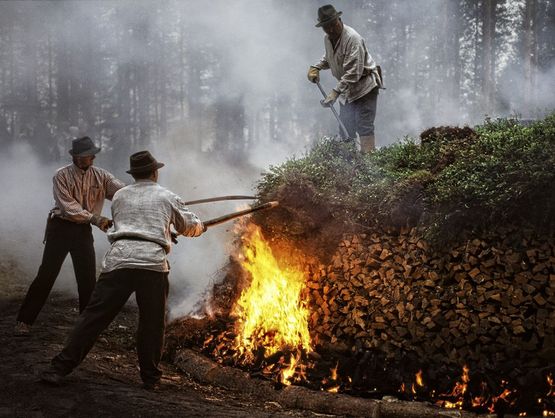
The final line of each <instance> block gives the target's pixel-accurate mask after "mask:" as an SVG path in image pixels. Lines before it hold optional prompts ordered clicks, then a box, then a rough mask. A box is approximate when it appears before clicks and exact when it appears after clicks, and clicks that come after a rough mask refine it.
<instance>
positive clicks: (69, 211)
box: [15, 136, 124, 335]
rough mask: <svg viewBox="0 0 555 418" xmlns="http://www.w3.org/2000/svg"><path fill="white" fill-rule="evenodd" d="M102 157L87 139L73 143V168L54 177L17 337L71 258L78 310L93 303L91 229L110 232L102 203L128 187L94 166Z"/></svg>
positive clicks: (63, 168)
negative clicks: (39, 258) (37, 263)
mask: <svg viewBox="0 0 555 418" xmlns="http://www.w3.org/2000/svg"><path fill="white" fill-rule="evenodd" d="M98 152H100V148H99V147H97V146H96V145H95V144H94V142H93V141H92V140H91V138H89V137H87V136H85V137H83V138H78V139H75V140H73V142H72V148H71V150H69V153H70V155H71V156H72V159H73V163H72V164H69V165H67V166H65V167H62V168H60V169H59V170H58V171H57V172H56V174H55V175H54V178H53V180H52V181H53V184H54V188H53V192H54V201H55V206H54V208H53V209H52V210H51V211H50V213H49V214H48V221H47V225H46V231H45V237H44V243H45V246H44V252H43V256H42V263H41V265H40V268H39V271H38V273H37V276H36V278H35V279H34V280H33V282H32V283H31V286H30V287H29V290H28V291H27V295H26V296H25V299H24V300H23V303H22V305H21V308H20V310H19V313H18V315H17V323H16V326H15V333H16V335H25V334H28V333H29V331H30V327H31V325H32V324H33V323H34V322H35V319H36V318H37V316H38V314H39V312H40V311H41V309H42V307H43V306H44V303H45V302H46V299H47V298H48V295H49V294H50V291H51V289H52V286H53V285H54V282H55V281H56V278H57V277H58V273H59V272H60V268H61V267H62V264H63V262H64V260H65V258H66V256H67V254H68V253H69V254H70V255H71V259H72V261H73V269H74V271H75V278H76V280H77V291H78V293H79V311H80V312H82V311H83V309H85V306H86V305H87V303H88V302H89V299H90V297H91V294H92V291H93V288H94V286H95V283H96V259H95V253H94V246H93V236H92V230H91V224H93V225H95V226H97V227H98V228H100V229H101V230H102V231H107V230H108V228H109V227H110V225H111V221H110V220H109V219H108V218H105V217H104V216H102V215H100V213H101V211H102V206H103V204H104V199H110V200H111V199H112V197H113V196H114V194H115V193H116V191H118V190H119V189H120V188H122V187H123V186H124V184H123V183H122V182H121V181H119V180H118V179H116V178H115V177H114V176H113V175H112V174H111V173H109V172H108V171H106V170H103V169H102V168H98V167H94V166H93V160H94V158H95V155H96V154H98Z"/></svg>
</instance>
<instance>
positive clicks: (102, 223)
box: [91, 215, 114, 232]
mask: <svg viewBox="0 0 555 418" xmlns="http://www.w3.org/2000/svg"><path fill="white" fill-rule="evenodd" d="M91 224H93V225H95V226H97V227H98V228H99V229H101V230H102V231H103V232H106V231H108V229H109V228H110V227H111V226H112V225H113V224H114V222H113V221H112V220H111V219H108V218H105V217H104V216H102V215H93V216H92V218H91Z"/></svg>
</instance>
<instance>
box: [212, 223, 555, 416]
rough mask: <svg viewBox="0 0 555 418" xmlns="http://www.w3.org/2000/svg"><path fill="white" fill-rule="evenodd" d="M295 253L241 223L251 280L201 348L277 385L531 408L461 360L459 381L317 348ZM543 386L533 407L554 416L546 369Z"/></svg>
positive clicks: (463, 405)
mask: <svg viewBox="0 0 555 418" xmlns="http://www.w3.org/2000/svg"><path fill="white" fill-rule="evenodd" d="M296 254H297V253H296V252H295V250H294V249H293V248H288V247H287V244H284V243H278V242H274V241H272V243H271V245H270V243H269V242H268V241H266V240H265V239H264V237H263V236H262V234H261V232H260V229H259V228H258V227H256V226H255V225H253V224H250V225H248V226H247V227H245V230H244V232H243V234H242V248H241V254H240V256H239V257H238V260H239V264H240V267H241V270H242V272H243V273H244V274H245V275H246V276H247V277H248V279H247V282H248V283H247V285H246V286H244V288H243V290H242V292H241V294H240V296H239V297H238V298H237V300H236V301H235V304H234V306H233V308H232V310H231V315H230V316H231V321H229V322H227V323H226V325H224V326H225V327H226V329H223V330H222V329H221V328H220V330H219V331H216V332H215V333H214V334H213V335H211V336H210V337H209V338H208V339H207V340H206V341H205V344H204V348H205V352H207V353H209V354H210V355H211V356H213V357H215V358H216V359H217V360H218V361H219V362H221V363H224V364H226V365H233V366H237V367H240V368H243V369H247V370H248V371H249V372H250V373H251V375H252V376H258V377H264V378H267V379H271V380H273V381H275V382H279V384H286V385H288V384H291V383H295V384H302V385H304V386H307V387H310V388H312V389H316V390H326V391H330V392H343V393H348V394H353V395H362V396H367V397H368V396H369V397H375V398H376V397H377V398H381V397H383V396H385V395H393V396H396V397H397V398H400V399H404V400H419V401H429V402H433V403H434V404H436V405H438V406H441V407H445V408H459V409H468V410H474V411H477V412H490V413H494V412H495V413H497V414H503V413H504V412H506V411H509V410H510V411H513V412H520V411H523V410H526V409H528V410H529V411H530V412H529V413H531V412H532V411H531V410H530V409H529V408H528V406H529V403H526V404H524V403H522V402H521V399H522V398H529V396H526V395H527V393H526V390H527V389H528V388H526V387H518V388H515V387H513V386H511V385H509V383H508V382H506V381H504V380H502V381H501V382H500V383H499V381H498V382H497V383H495V382H494V380H496V379H494V378H493V377H492V376H488V375H485V374H483V373H479V372H474V373H472V374H471V370H470V368H469V367H468V366H466V365H465V366H464V367H463V368H462V373H461V374H460V376H459V377H458V378H457V379H454V380H452V381H449V380H448V379H449V378H448V376H449V375H451V376H456V370H453V369H451V368H449V372H438V371H437V370H436V371H435V372H434V371H433V370H431V369H430V370H424V371H423V370H419V371H418V372H417V373H413V374H412V375H410V374H409V375H407V373H405V372H406V371H407V370H406V366H407V364H410V362H409V363H406V362H405V364H404V365H403V359H399V360H398V361H393V360H391V361H390V360H389V359H388V358H386V357H384V356H383V354H381V353H380V352H379V350H375V349H372V350H366V349H362V350H361V351H357V352H355V351H352V352H343V353H339V352H335V351H329V350H327V349H323V347H321V346H320V345H318V346H317V347H316V348H315V345H316V343H315V341H316V342H317V340H316V339H313V340H311V335H310V333H309V326H310V324H311V320H310V316H311V312H310V308H309V306H311V305H310V303H311V301H310V293H309V291H308V289H307V288H306V285H307V279H308V274H309V269H310V267H309V264H310V263H308V261H307V258H306V257H304V258H303V256H297V255H296ZM312 302H313V301H312ZM331 314H332V315H333V312H332V313H331ZM355 345H356V344H355ZM312 350H316V351H317V353H315V352H313V351H312ZM413 365H414V364H413ZM403 370H405V372H403ZM402 382H404V383H402ZM543 388H546V389H545V391H543V390H544V389H543ZM540 391H542V392H541V393H542V397H541V399H538V397H534V399H533V400H534V402H537V404H536V408H534V410H535V411H538V410H541V411H544V412H543V414H544V416H552V415H551V414H552V412H551V411H552V410H553V409H554V408H553V405H554V401H555V384H554V381H553V377H552V374H547V381H546V375H545V374H544V377H543V383H542V388H541V389H540ZM524 405H526V406H525V407H524V408H522V406H524ZM523 414H524V412H523ZM522 416H526V415H522Z"/></svg>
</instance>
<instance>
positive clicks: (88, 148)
mask: <svg viewBox="0 0 555 418" xmlns="http://www.w3.org/2000/svg"><path fill="white" fill-rule="evenodd" d="M99 152H100V148H99V147H97V146H96V145H94V142H93V141H92V139H90V138H89V137H88V136H84V137H83V138H77V139H74V140H73V141H71V149H70V150H69V153H70V154H71V155H73V156H74V157H87V156H89V155H94V154H98V153H99Z"/></svg>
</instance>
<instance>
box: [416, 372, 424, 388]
mask: <svg viewBox="0 0 555 418" xmlns="http://www.w3.org/2000/svg"><path fill="white" fill-rule="evenodd" d="M416 384H417V385H418V386H420V387H424V380H423V379H422V370H418V373H416Z"/></svg>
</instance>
